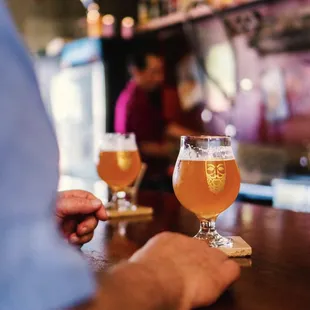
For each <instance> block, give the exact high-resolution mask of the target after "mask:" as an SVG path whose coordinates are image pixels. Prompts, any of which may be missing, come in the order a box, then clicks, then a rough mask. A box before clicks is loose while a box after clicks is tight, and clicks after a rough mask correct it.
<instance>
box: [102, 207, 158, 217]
mask: <svg viewBox="0 0 310 310" xmlns="http://www.w3.org/2000/svg"><path fill="white" fill-rule="evenodd" d="M107 214H108V218H109V219H115V218H124V217H125V218H127V217H136V216H146V215H152V214H153V209H152V208H150V207H142V206H141V207H138V208H137V209H136V210H124V211H119V210H107Z"/></svg>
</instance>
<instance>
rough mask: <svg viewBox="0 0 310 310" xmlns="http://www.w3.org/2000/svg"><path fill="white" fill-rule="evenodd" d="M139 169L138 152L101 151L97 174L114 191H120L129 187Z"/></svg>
mask: <svg viewBox="0 0 310 310" xmlns="http://www.w3.org/2000/svg"><path fill="white" fill-rule="evenodd" d="M140 169H141V159H140V155H139V152H138V150H135V151H101V152H100V155H99V162H98V164H97V172H98V175H99V177H100V178H101V179H102V180H103V181H105V182H106V183H107V184H108V185H109V187H110V188H111V189H113V190H114V191H120V190H123V189H125V188H126V187H127V186H129V185H131V184H132V183H133V182H134V181H135V179H136V178H137V176H138V174H139V172H140Z"/></svg>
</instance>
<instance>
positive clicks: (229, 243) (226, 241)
mask: <svg viewBox="0 0 310 310" xmlns="http://www.w3.org/2000/svg"><path fill="white" fill-rule="evenodd" d="M194 238H195V239H198V240H202V241H206V242H207V243H208V245H209V246H210V247H211V248H222V247H223V248H232V247H233V240H232V239H231V238H225V237H223V236H221V235H220V234H219V233H218V232H217V231H215V232H213V233H212V234H209V233H205V232H203V231H199V232H198V233H197V235H196V236H195V237H194Z"/></svg>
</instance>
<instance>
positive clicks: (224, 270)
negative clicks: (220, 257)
mask: <svg viewBox="0 0 310 310" xmlns="http://www.w3.org/2000/svg"><path fill="white" fill-rule="evenodd" d="M239 276H240V266H239V265H238V264H237V263H236V262H234V261H233V260H231V259H228V260H226V261H225V262H224V263H223V264H222V265H221V267H220V278H221V279H222V285H223V287H222V289H223V290H224V289H226V288H227V287H228V286H229V285H231V284H232V283H233V282H234V281H236V280H237V279H238V278H239Z"/></svg>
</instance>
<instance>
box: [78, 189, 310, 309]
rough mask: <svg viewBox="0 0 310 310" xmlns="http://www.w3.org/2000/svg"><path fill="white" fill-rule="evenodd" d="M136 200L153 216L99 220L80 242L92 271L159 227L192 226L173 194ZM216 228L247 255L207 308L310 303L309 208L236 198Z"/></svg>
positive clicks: (185, 229) (183, 229) (184, 229)
mask: <svg viewBox="0 0 310 310" xmlns="http://www.w3.org/2000/svg"><path fill="white" fill-rule="evenodd" d="M140 204H142V205H146V206H152V207H153V208H154V210H155V214H154V216H153V217H151V218H149V217H148V218H133V219H126V220H113V221H109V222H106V223H101V224H100V225H99V226H98V228H97V230H96V234H95V237H94V239H93V241H92V242H91V243H89V244H87V245H85V246H84V248H83V251H84V253H85V254H86V257H87V258H88V260H89V262H90V264H91V265H92V267H93V268H94V269H95V270H96V271H98V270H102V269H105V268H107V267H108V266H110V265H113V264H115V263H117V262H119V261H121V260H124V259H127V258H129V257H130V256H131V255H132V254H133V253H134V252H135V251H136V250H137V249H139V248H140V247H141V246H143V245H144V244H145V243H146V242H147V241H148V240H149V239H150V238H151V237H152V236H154V235H155V234H157V233H159V232H161V231H174V232H180V233H183V234H186V235H189V236H193V235H194V234H195V233H196V232H197V231H198V227H199V223H198V220H197V219H196V217H195V216H194V215H193V214H191V213H190V212H188V211H187V210H185V209H184V208H182V207H180V204H179V203H178V201H177V199H176V198H175V197H174V195H171V194H160V193H152V192H145V193H141V195H140ZM218 230H219V232H220V233H222V234H223V235H225V236H229V235H231V236H232V235H234V236H241V237H242V238H243V239H244V240H245V241H247V242H248V243H249V244H250V245H251V246H252V248H253V255H252V257H251V258H249V259H246V258H244V259H240V261H239V262H240V264H241V265H242V266H244V267H243V268H242V274H241V278H240V279H239V280H238V281H237V282H236V283H235V284H234V285H233V286H232V287H231V288H230V289H229V290H228V291H227V292H226V293H225V294H224V295H223V296H222V297H221V298H220V299H219V300H218V302H217V303H216V304H214V305H213V306H211V307H209V308H208V309H214V310H215V309H216V310H224V309H225V310H235V309H236V310H237V309H238V310H308V309H310V214H305V213H293V212H291V211H284V210H279V209H274V208H268V207H263V206H255V205H251V204H242V203H236V204H235V205H234V206H232V207H231V208H230V209H228V210H227V211H226V212H225V213H223V214H222V215H221V216H220V218H219V220H218Z"/></svg>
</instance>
